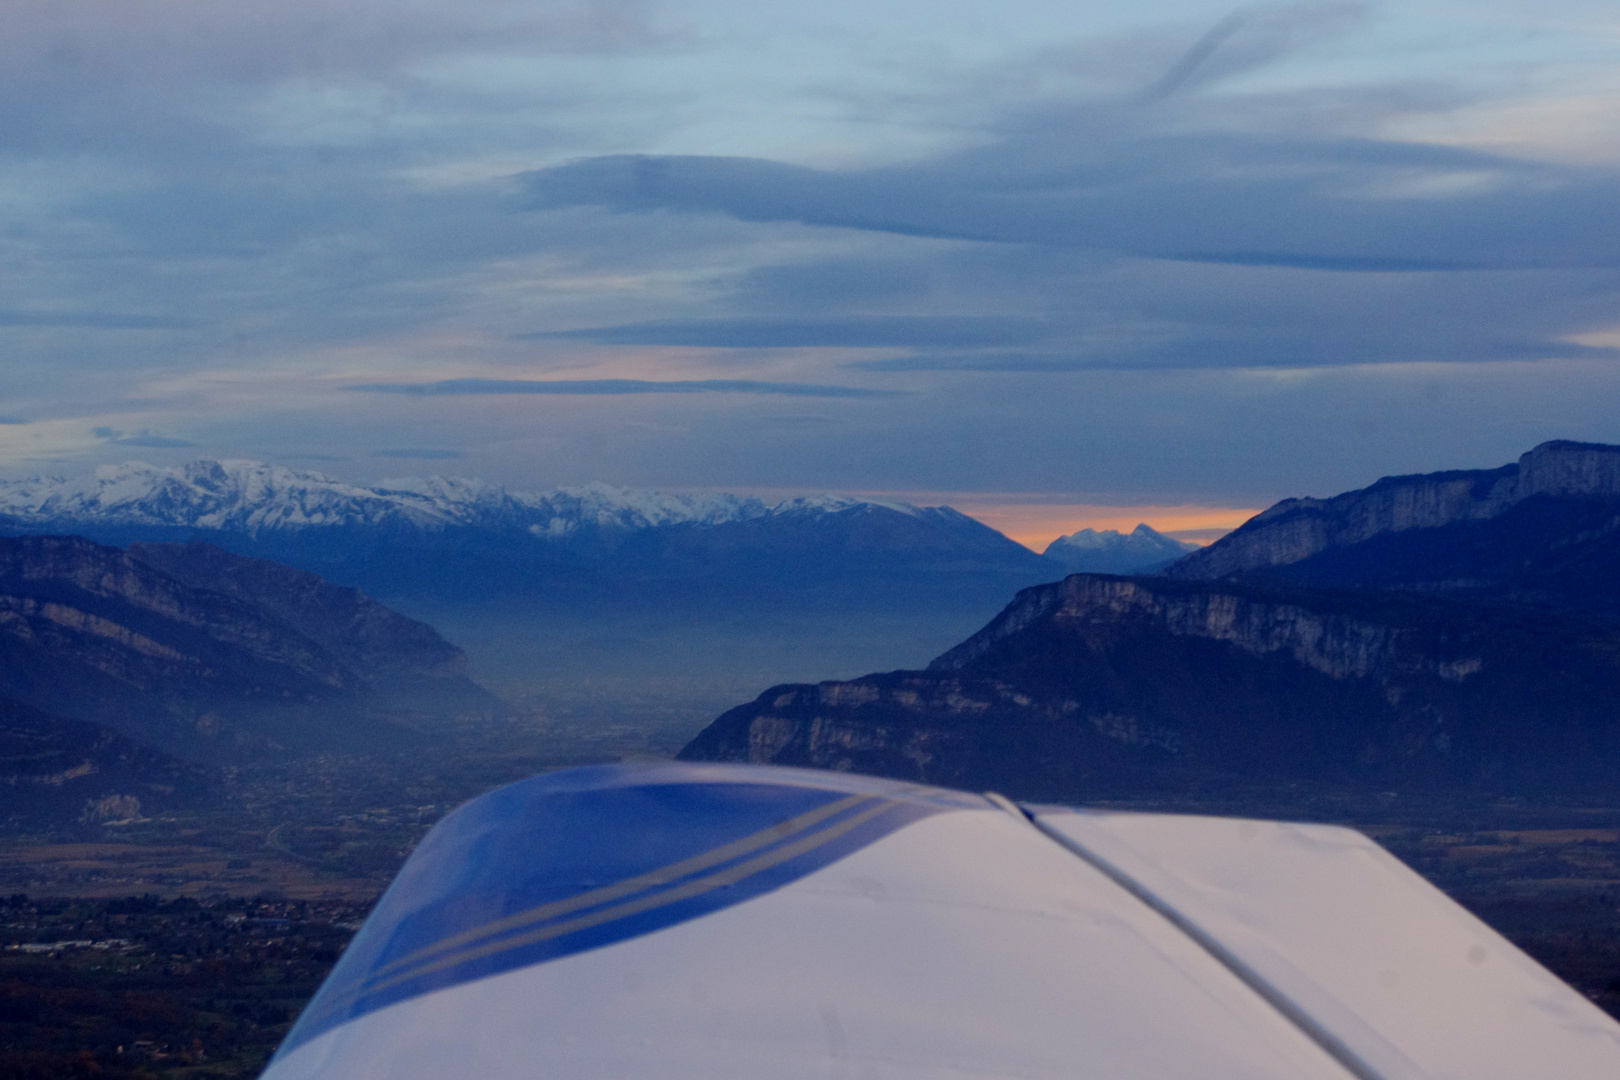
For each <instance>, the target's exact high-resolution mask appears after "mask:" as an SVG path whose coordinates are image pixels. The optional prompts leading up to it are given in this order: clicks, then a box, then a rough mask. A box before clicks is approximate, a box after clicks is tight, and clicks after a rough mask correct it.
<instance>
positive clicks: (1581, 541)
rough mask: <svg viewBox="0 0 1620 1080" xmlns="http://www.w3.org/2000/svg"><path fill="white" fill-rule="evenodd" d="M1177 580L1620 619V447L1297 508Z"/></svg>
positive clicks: (1265, 517) (1288, 505) (1533, 457)
mask: <svg viewBox="0 0 1620 1080" xmlns="http://www.w3.org/2000/svg"><path fill="white" fill-rule="evenodd" d="M1165 574H1166V575H1167V576H1169V577H1174V578H1180V579H1212V578H1242V579H1252V580H1270V581H1276V582H1300V583H1310V584H1317V585H1335V586H1358V587H1372V588H1395V589H1415V590H1422V591H1437V590H1445V591H1449V592H1459V593H1471V594H1478V595H1481V596H1487V597H1492V598H1496V599H1500V600H1506V601H1511V602H1515V603H1525V604H1535V605H1539V606H1543V607H1548V608H1554V609H1560V610H1583V611H1589V612H1600V613H1606V614H1610V615H1616V616H1620V446H1604V445H1598V444H1592V443H1574V442H1549V443H1543V444H1542V445H1540V446H1538V447H1536V448H1535V449H1534V450H1531V451H1530V452H1529V453H1527V454H1525V455H1524V456H1523V457H1521V458H1520V459H1519V461H1518V462H1517V463H1516V464H1513V465H1504V466H1503V467H1501V468H1499V469H1488V470H1478V471H1473V472H1447V473H1432V474H1429V475H1421V476H1394V477H1386V478H1384V479H1382V480H1380V481H1378V482H1377V483H1376V484H1373V485H1372V486H1371V487H1367V488H1363V489H1361V490H1359V491H1350V492H1346V493H1345V494H1343V495H1337V496H1334V497H1333V498H1331V499H1288V500H1285V501H1283V502H1280V503H1278V504H1277V505H1276V506H1273V507H1271V508H1270V509H1269V510H1266V511H1265V512H1263V513H1261V514H1258V515H1256V516H1255V517H1254V518H1252V519H1251V520H1250V521H1248V522H1246V523H1245V524H1244V525H1243V526H1242V528H1239V529H1237V530H1236V531H1234V532H1232V533H1229V534H1227V535H1226V536H1225V537H1223V538H1221V539H1220V540H1218V541H1216V542H1215V543H1213V544H1211V545H1210V546H1209V547H1207V548H1204V549H1202V550H1200V551H1197V552H1194V553H1192V554H1191V555H1188V556H1187V557H1186V558H1184V559H1182V560H1181V561H1180V562H1177V563H1176V564H1174V565H1173V566H1171V567H1170V568H1169V569H1168V570H1166V571H1165Z"/></svg>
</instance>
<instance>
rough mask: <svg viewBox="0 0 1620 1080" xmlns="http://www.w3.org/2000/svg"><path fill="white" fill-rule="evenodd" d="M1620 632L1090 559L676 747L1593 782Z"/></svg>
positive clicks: (1057, 769) (947, 762) (1113, 773)
mask: <svg viewBox="0 0 1620 1080" xmlns="http://www.w3.org/2000/svg"><path fill="white" fill-rule="evenodd" d="M1617 651H1620V634H1616V632H1614V631H1613V630H1611V629H1608V628H1607V627H1606V626H1605V625H1603V624H1598V623H1587V622H1577V621H1570V620H1568V619H1563V618H1554V617H1551V616H1538V615H1533V614H1530V613H1526V612H1522V611H1517V610H1512V611H1509V610H1504V609H1501V608H1496V607H1490V606H1482V605H1479V604H1477V603H1471V602H1456V601H1452V600H1450V599H1446V598H1437V597H1431V598H1426V599H1420V598H1415V597H1410V596H1403V595H1398V594H1385V593H1377V592H1371V593H1369V592H1347V591H1341V590H1321V589H1306V588H1300V587H1290V588H1276V587H1267V586H1264V585H1255V584H1244V583H1238V582H1223V583H1218V584H1212V583H1207V582H1188V581H1174V580H1165V579H1162V578H1134V579H1128V578H1113V577H1104V576H1099V575H1084V574H1081V575H1075V576H1072V577H1070V578H1067V579H1066V580H1064V581H1062V582H1059V583H1056V584H1053V585H1048V586H1040V587H1037V588H1033V589H1026V590H1024V591H1023V592H1022V593H1020V594H1019V595H1018V597H1017V599H1016V600H1015V601H1014V602H1013V603H1012V604H1011V605H1009V607H1008V608H1007V609H1006V610H1005V611H1004V612H1003V613H1002V614H1001V615H1000V616H999V617H998V618H997V619H995V620H994V621H992V622H991V623H990V624H989V625H988V626H986V627H985V628H984V629H983V630H982V631H980V632H979V633H978V634H976V635H974V636H973V637H972V638H970V639H969V640H967V641H965V642H963V643H962V644H961V645H960V646H958V647H957V648H955V649H952V650H951V651H950V652H948V653H946V654H944V655H943V656H941V657H939V658H938V659H937V660H935V661H934V662H933V663H932V664H931V665H930V666H929V667H928V669H927V670H925V671H900V672H890V673H886V674H876V675H868V676H865V677H863V678H860V679H856V680H853V681H850V682H834V683H822V684H820V685H818V686H808V685H790V686H779V687H774V688H772V689H770V690H768V691H766V692H765V693H764V694H762V695H761V696H760V697H759V698H758V699H757V700H755V701H754V702H752V703H751V704H749V705H744V706H742V707H740V708H737V709H733V710H732V711H731V712H728V713H726V714H725V715H723V716H721V717H720V718H719V719H718V720H716V721H715V723H714V724H713V725H711V726H710V727H709V728H708V729H706V730H705V731H704V732H703V733H702V734H700V735H699V736H698V738H697V739H695V740H693V742H692V743H691V744H690V745H689V746H688V747H687V748H686V749H685V750H684V751H683V752H682V756H683V757H687V758H693V759H704V760H708V759H718V760H739V761H755V762H772V763H778V764H795V765H814V766H820V767H825V768H837V769H853V770H856V771H861V772H873V773H879V774H883V775H890V776H901V777H906V778H910V779H917V780H925V781H929V782H936V783H944V784H953V785H961V786H969V787H995V788H997V789H1000V790H1006V791H1010V792H1013V793H1017V794H1019V795H1022V796H1025V797H1029V798H1052V799H1060V798H1061V799H1075V798H1082V799H1083V798H1095V797H1100V796H1107V795H1130V794H1140V793H1143V792H1151V791H1200V790H1202V791H1208V790H1215V789H1223V788H1230V787H1232V786H1233V785H1239V786H1241V785H1245V784H1248V785H1254V784H1261V785H1273V786H1276V785H1300V784H1305V785H1327V786H1333V785H1338V786H1343V787H1349V788H1358V789H1361V790H1384V789H1401V788H1410V789H1425V790H1445V791H1458V790H1463V791H1479V792H1485V791H1495V792H1511V793H1519V794H1525V793H1530V794H1535V793H1546V792H1548V791H1551V790H1564V791H1565V792H1566V793H1568V792H1573V791H1583V792H1593V791H1601V790H1604V789H1605V787H1606V785H1611V784H1614V783H1617V782H1620V713H1617V712H1616V711H1615V710H1614V708H1613V706H1612V702H1613V701H1614V700H1616V697H1615V695H1616V694H1617V693H1620V666H1617V665H1616V664H1615V662H1614V657H1615V655H1616V652H1617ZM1549 688H1553V689H1555V692H1549Z"/></svg>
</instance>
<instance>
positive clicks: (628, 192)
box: [527, 114, 1620, 271]
mask: <svg viewBox="0 0 1620 1080" xmlns="http://www.w3.org/2000/svg"><path fill="white" fill-rule="evenodd" d="M1120 119H1123V118H1120ZM1048 140H1051V141H1059V142H1061V143H1062V144H1064V146H1065V147H1066V148H1067V149H1069V150H1071V151H1072V154H1071V155H1069V156H1068V158H1067V160H1062V161H1054V160H1053V159H1054V158H1055V157H1056V156H1057V155H1056V154H1055V153H1054V152H1053V148H1052V147H1050V146H1046V145H1043V143H1045V142H1046V141H1048ZM1457 174H1466V175H1468V176H1470V177H1472V178H1476V181H1475V182H1474V183H1472V184H1471V185H1468V186H1464V187H1463V188H1462V189H1461V190H1459V191H1456V192H1455V193H1451V194H1448V193H1447V192H1446V184H1445V183H1444V181H1445V180H1446V179H1447V178H1448V177H1453V176H1456V175H1457ZM1479 177H1484V178H1486V179H1485V180H1483V181H1478V180H1477V178H1479ZM1397 181H1398V183H1397ZM527 183H528V186H529V190H530V192H531V194H532V198H533V205H535V206H536V207H537V208H556V207H566V206H579V205H595V206H603V207H607V208H609V209H611V210H614V211H618V212H643V213H645V212H650V211H655V210H665V211H679V212H686V213H696V212H709V213H720V214H726V215H729V216H732V217H736V218H739V219H742V220H745V221H760V222H766V221H796V222H802V223H804V224H809V225H820V226H833V227H838V228H845V229H858V230H869V231H876V232H888V233H895V234H900V235H908V236H923V237H942V238H954V239H963V240H978V241H990V242H996V243H1008V244H1039V245H1060V246H1067V247H1076V248H1084V249H1093V250H1098V251H1106V252H1112V253H1116V254H1120V255H1128V256H1134V257H1146V258H1155V259H1166V260H1174V261H1192V262H1213V263H1230V264H1236V265H1262V266H1284V267H1293V268H1301V269H1325V270H1345V271H1388V270H1416V269H1436V270H1483V269H1512V268H1524V267H1606V268H1607V267H1617V266H1620V243H1617V242H1616V241H1617V239H1620V199H1617V198H1616V195H1615V191H1616V189H1617V187H1620V176H1616V175H1614V174H1611V173H1607V172H1602V171H1598V170H1590V169H1576V168H1568V167H1565V168H1560V167H1555V166H1550V165H1546V166H1544V165H1535V164H1532V163H1528V162H1524V161H1518V160H1514V159H1509V158H1506V157H1500V156H1494V155H1489V154H1484V153H1480V152H1476V151H1470V150H1462V149H1452V148H1445V147H1436V146H1422V145H1413V144H1406V143H1396V142H1389V141H1378V140H1373V139H1347V138H1313V137H1309V136H1290V135H1270V136H1262V135H1251V134H1247V133H1242V132H1218V131H1216V132H1198V133H1188V134H1181V133H1158V134H1154V133H1151V132H1147V133H1143V132H1141V131H1140V130H1139V129H1138V130H1133V128H1132V127H1131V126H1130V125H1126V124H1124V123H1118V124H1116V123H1109V122H1105V121H1104V120H1103V118H1100V117H1097V116H1088V115H1085V114H1080V115H1075V116H1072V117H1070V118H1069V123H1067V124H1064V123H1063V118H1060V117H1052V118H1050V122H1049V123H1048V124H1046V125H1044V126H1042V127H1038V128H1036V129H1035V130H1028V129H1026V130H1022V131H1013V132H1009V133H1008V134H1007V135H1006V136H1004V137H1003V138H1002V139H1001V140H1000V141H999V142H998V143H997V144H996V145H995V146H993V147H990V148H985V149H976V150H973V151H967V152H963V153H959V154H953V155H948V156H945V157H942V158H938V159H936V160H933V161H929V162H924V163H921V164H915V165H906V166H896V167H890V168H883V169H868V170H861V171H850V172H835V171H830V170H821V169H812V168H808V167H804V166H797V165H788V164H784V163H780V162H771V161H759V160H754V159H742V158H703V157H675V156H664V157H652V156H645V155H634V156H612V157H600V158H591V159H588V160H584V161H580V162H576V163H573V164H570V165H563V166H558V167H556V168H552V169H546V170H540V171H538V172H535V173H532V174H530V175H529V176H528V177H527ZM1403 188H1404V190H1405V191H1407V192H1416V193H1418V194H1415V195H1410V196H1408V197H1399V192H1400V191H1401V190H1402V189H1403Z"/></svg>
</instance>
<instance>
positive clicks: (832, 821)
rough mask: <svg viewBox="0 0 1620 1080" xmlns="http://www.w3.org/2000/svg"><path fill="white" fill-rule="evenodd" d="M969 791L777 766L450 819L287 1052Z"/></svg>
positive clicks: (724, 903) (606, 770) (494, 807)
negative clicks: (345, 1026) (400, 1004)
mask: <svg viewBox="0 0 1620 1080" xmlns="http://www.w3.org/2000/svg"><path fill="white" fill-rule="evenodd" d="M984 806H985V803H984V802H983V801H982V800H980V799H978V798H977V797H975V796H970V795H963V794H960V793H954V792H944V791H940V790H938V789H934V788H918V787H913V786H909V785H902V784H896V783H894V782H892V781H876V780H866V779H864V778H860V777H848V776H842V775H838V774H827V773H811V772H807V771H806V772H801V771H798V770H784V769H758V770H751V769H746V768H742V769H739V768H737V767H735V766H732V767H729V768H726V769H723V770H716V769H713V768H712V767H708V766H701V765H666V766H654V767H635V766H618V765H615V766H601V767H597V768H590V769H573V770H569V771H568V772H566V773H560V774H554V775H551V776H539V777H535V778H533V779H530V780H525V781H522V782H520V783H516V784H512V785H510V786H508V787H505V788H501V789H500V790H498V791H494V792H491V793H489V794H487V795H484V796H481V797H480V798H478V799H475V800H473V801H472V802H470V803H468V804H467V805H466V806H463V807H461V808H460V809H459V810H457V811H455V812H454V813H452V814H450V815H449V816H448V817H446V818H445V819H444V820H443V821H442V822H440V823H439V824H438V825H437V826H436V827H435V828H434V829H433V831H432V832H430V833H429V834H428V836H427V838H426V839H425V840H424V841H423V842H422V844H421V845H420V846H419V847H418V848H417V850H416V852H415V853H414V854H413V855H412V856H411V858H410V860H409V861H408V862H407V863H406V864H405V867H404V869H402V870H401V871H400V874H399V877H398V878H397V879H396V880H395V882H394V884H393V885H392V886H391V887H390V888H389V890H388V892H387V893H385V894H384V895H383V897H382V899H381V900H380V901H379V902H378V905H377V908H376V910H375V911H374V912H373V913H372V915H371V917H370V918H369V919H368V920H367V922H366V925H365V927H364V929H363V930H362V931H361V932H360V933H359V934H358V935H357V936H356V937H355V940H354V942H353V943H352V944H351V945H350V947H349V948H348V950H347V951H346V952H345V953H344V955H343V958H342V959H341V960H340V961H339V963H338V965H337V967H336V968H334V969H333V971H332V974H331V976H330V977H329V978H328V979H327V981H326V982H325V984H324V985H323V986H322V987H321V990H320V992H319V993H318V994H317V995H316V996H315V998H314V1000H313V1001H311V1002H310V1004H309V1007H308V1008H307V1009H306V1010H305V1011H304V1014H303V1015H302V1016H301V1017H300V1018H299V1020H298V1023H297V1024H296V1025H295V1026H294V1028H293V1030H292V1031H291V1032H290V1033H289V1034H288V1036H287V1039H286V1041H285V1042H284V1043H283V1044H282V1046H281V1049H280V1050H279V1051H278V1053H277V1057H282V1056H284V1055H286V1054H288V1053H290V1052H291V1051H292V1050H294V1049H296V1048H297V1047H299V1046H301V1045H303V1044H304V1043H306V1042H308V1041H309V1040H311V1039H313V1038H315V1037H317V1036H319V1035H321V1034H322V1033H324V1032H326V1031H329V1030H331V1029H332V1028H334V1027H337V1026H338V1025H340V1024H343V1023H346V1022H348V1021H349V1020H353V1019H355V1018H356V1017H359V1016H363V1015H365V1014H366V1013H368V1012H371V1011H373V1010H376V1009H380V1008H383V1007H384V1006H387V1005H391V1004H394V1003H395V1002H399V1001H404V1000H406V999H408V998H411V997H415V996H417V995H419V994H425V993H428V992H430V991H433V990H439V989H443V988H445V987H449V986H454V985H456V984H458V983H464V982H468V981H470V980H473V979H480V978H484V977H486V976H490V975H496V974H499V973H501V972H504V971H510V970H512V969H514V968H519V967H525V966H528V965H531V964H538V963H544V962H546V961H550V960H556V959H558V958H560V957H564V956H568V955H571V954H573V953H577V952H582V951H584V950H586V949H595V948H599V947H601V946H604V945H611V944H613V943H615V942H618V941H623V940H625V939H627V938H632V937H636V936H639V935H642V934H648V933H652V932H653V931H655V930H660V929H663V928H664V927H667V926H671V925H674V924H675V923H679V922H684V921H686V920H688V919H695V918H697V917H699V916H701V915H705V914H708V913H709V912H712V911H718V910H720V909H721V908H725V907H729V906H730V905H732V904H738V903H741V902H743V901H744V900H748V899H751V898H753V897H756V896H759V895H761V894H762V893H766V892H770V891H771V890H773V889H778V888H781V887H782V886H783V885H786V884H788V883H789V882H792V881H795V880H797V879H798V878H801V877H803V876H804V875H806V874H808V873H810V872H812V871H814V870H817V869H820V868H821V867H823V866H826V865H828V864H829V863H832V862H834V861H836V860H838V859H841V858H843V857H844V856H846V855H848V854H850V853H852V852H854V851H857V850H859V849H860V848H862V847H865V846H866V845H868V844H870V843H872V842H873V841H875V840H878V839H880V838H882V837H883V836H886V835H888V834H889V833H891V832H893V831H894V830H896V829H898V828H901V827H902V826H904V825H906V824H908V823H910V822H913V821H916V820H918V819H920V818H923V817H927V816H929V815H931V814H936V813H940V812H942V811H948V810H952V809H964V808H975V809H982V808H984Z"/></svg>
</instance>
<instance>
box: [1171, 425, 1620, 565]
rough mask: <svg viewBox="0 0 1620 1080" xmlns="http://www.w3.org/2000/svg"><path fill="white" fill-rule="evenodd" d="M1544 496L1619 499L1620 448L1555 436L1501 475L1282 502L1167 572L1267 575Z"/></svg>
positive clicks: (1473, 474) (1411, 482) (1385, 481)
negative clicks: (1328, 554)
mask: <svg viewBox="0 0 1620 1080" xmlns="http://www.w3.org/2000/svg"><path fill="white" fill-rule="evenodd" d="M1537 496H1543V497H1547V498H1552V499H1563V500H1598V501H1609V500H1620V446H1610V445H1606V444H1602V443H1581V442H1572V441H1568V440H1553V441H1549V442H1544V443H1541V444H1540V445H1538V446H1536V447H1534V448H1533V449H1531V450H1529V451H1527V452H1526V453H1525V454H1523V455H1521V456H1520V458H1519V460H1518V461H1517V462H1516V463H1513V464H1509V465H1503V466H1500V467H1498V468H1495V469H1475V470H1453V471H1450V472H1440V473H1419V474H1412V475H1407V476H1386V477H1383V478H1382V479H1380V480H1378V481H1376V482H1374V483H1372V484H1370V485H1368V486H1367V487H1365V488H1359V489H1356V490H1354V491H1347V492H1344V493H1342V494H1339V495H1335V496H1332V497H1330V498H1326V499H1314V498H1296V499H1285V500H1283V501H1281V502H1279V503H1277V504H1276V505H1274V506H1271V507H1269V508H1268V509H1266V510H1264V511H1262V512H1261V513H1259V514H1257V515H1255V516H1254V517H1253V518H1250V519H1249V520H1248V521H1247V522H1245V523H1244V524H1243V525H1241V526H1239V527H1238V528H1237V529H1235V530H1233V531H1232V532H1230V533H1228V534H1227V535H1225V536H1223V537H1221V538H1220V539H1219V540H1217V541H1215V542H1214V543H1212V544H1210V545H1209V546H1208V547H1206V548H1203V549H1201V550H1199V551H1195V552H1193V553H1191V554H1189V555H1188V556H1186V557H1185V558H1183V559H1181V560H1180V561H1179V562H1177V563H1175V564H1174V565H1172V566H1171V567H1169V568H1168V569H1167V570H1165V571H1164V573H1165V574H1166V576H1169V577H1177V578H1220V577H1227V576H1231V575H1234V574H1242V573H1246V572H1254V571H1262V570H1270V569H1274V568H1278V567H1284V566H1289V565H1292V564H1295V563H1300V562H1304V561H1306V560H1308V559H1310V558H1312V557H1314V556H1317V555H1320V554H1322V553H1323V552H1326V551H1328V550H1329V549H1332V548H1344V547H1350V546H1353V545H1356V544H1361V543H1366V542H1369V541H1372V540H1375V539H1377V538H1379V537H1382V536H1386V535H1389V534H1393V533H1402V532H1410V531H1413V530H1424V529H1437V528H1443V527H1445V526H1448V525H1457V524H1463V523H1468V522H1483V521H1489V520H1491V519H1493V518H1498V517H1501V516H1502V515H1504V514H1506V513H1508V512H1509V511H1511V510H1512V509H1513V508H1514V507H1515V506H1517V505H1519V504H1520V503H1522V502H1525V501H1526V500H1529V499H1532V498H1534V497H1537Z"/></svg>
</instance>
